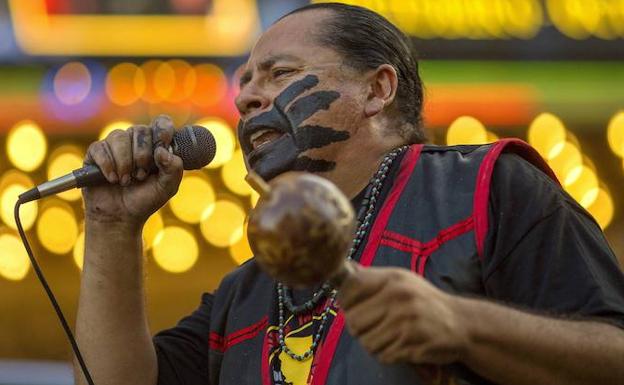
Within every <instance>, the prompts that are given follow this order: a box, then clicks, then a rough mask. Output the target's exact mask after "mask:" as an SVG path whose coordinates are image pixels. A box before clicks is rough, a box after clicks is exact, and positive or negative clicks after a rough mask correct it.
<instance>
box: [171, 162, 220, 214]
mask: <svg viewBox="0 0 624 385" xmlns="http://www.w3.org/2000/svg"><path fill="white" fill-rule="evenodd" d="M214 201H215V193H214V189H213V188H212V186H211V185H210V181H209V180H208V177H207V176H206V175H204V174H203V173H202V172H201V171H192V172H187V173H186V174H185V175H184V177H182V182H181V183H180V187H179V189H178V193H177V194H176V195H174V196H173V198H171V200H170V201H169V207H171V211H173V214H175V216H176V217H178V218H180V219H181V220H183V221H184V222H187V223H199V221H200V220H201V218H202V215H203V214H204V211H205V210H206V209H207V208H210V207H212V204H213V203H214Z"/></svg>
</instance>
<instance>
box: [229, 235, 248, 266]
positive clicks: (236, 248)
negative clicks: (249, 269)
mask: <svg viewBox="0 0 624 385" xmlns="http://www.w3.org/2000/svg"><path fill="white" fill-rule="evenodd" d="M229 251H230V256H231V257H232V259H233V260H234V262H236V263H237V264H238V265H242V264H243V263H244V262H245V261H247V260H248V259H250V258H251V257H252V256H253V252H252V251H251V247H249V241H248V240H247V226H246V225H245V226H244V229H243V236H242V237H241V239H240V240H239V241H238V242H236V243H233V244H231V245H230V247H229Z"/></svg>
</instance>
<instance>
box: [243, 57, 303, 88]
mask: <svg viewBox="0 0 624 385" xmlns="http://www.w3.org/2000/svg"><path fill="white" fill-rule="evenodd" d="M300 60H301V59H300V58H298V57H297V56H295V55H290V54H278V55H271V56H269V57H268V58H266V59H264V60H263V61H261V62H260V64H258V69H259V70H261V71H268V70H270V69H271V67H273V66H274V65H275V63H277V62H279V61H300ZM251 76H252V71H251V70H247V71H245V72H244V73H243V75H242V76H241V78H240V87H241V88H242V87H243V86H244V85H245V84H247V83H249V81H250V80H251Z"/></svg>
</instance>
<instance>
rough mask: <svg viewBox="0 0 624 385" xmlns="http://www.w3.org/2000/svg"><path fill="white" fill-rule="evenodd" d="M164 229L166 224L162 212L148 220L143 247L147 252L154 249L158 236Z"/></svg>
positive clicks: (144, 230) (156, 213)
mask: <svg viewBox="0 0 624 385" xmlns="http://www.w3.org/2000/svg"><path fill="white" fill-rule="evenodd" d="M163 227H164V223H163V219H162V214H161V213H160V211H156V212H155V213H154V214H152V215H151V216H150V217H149V218H148V219H147V221H146V222H145V225H144V226H143V247H144V249H145V250H149V249H151V248H152V246H153V245H154V241H155V240H156V235H158V233H159V232H160V230H162V229H163Z"/></svg>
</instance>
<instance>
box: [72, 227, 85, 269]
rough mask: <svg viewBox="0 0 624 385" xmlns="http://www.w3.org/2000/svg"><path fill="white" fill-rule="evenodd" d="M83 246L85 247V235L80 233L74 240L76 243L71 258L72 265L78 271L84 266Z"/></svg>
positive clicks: (82, 232)
mask: <svg viewBox="0 0 624 385" xmlns="http://www.w3.org/2000/svg"><path fill="white" fill-rule="evenodd" d="M84 246H85V233H84V231H81V232H80V234H78V237H77V238H76V243H75V244H74V251H73V253H72V256H73V257H74V263H75V264H76V266H78V269H80V270H82V267H83V265H84Z"/></svg>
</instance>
